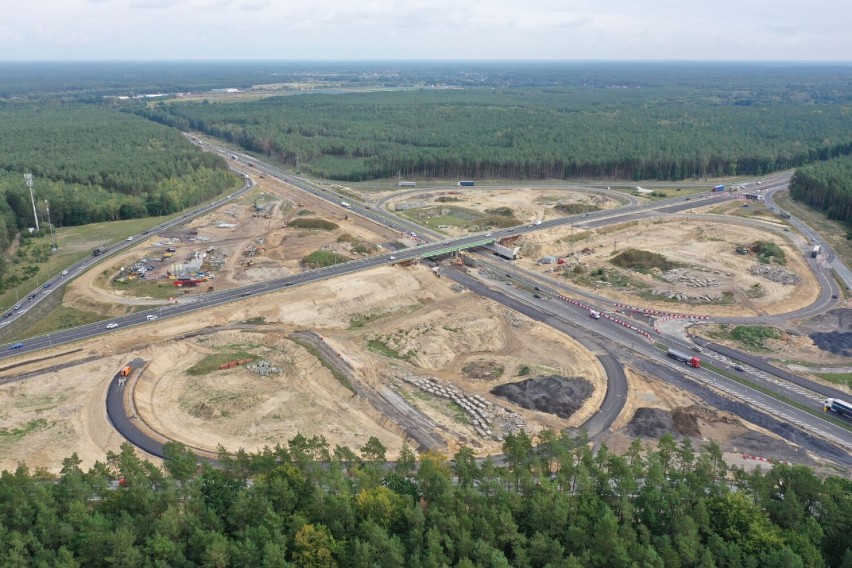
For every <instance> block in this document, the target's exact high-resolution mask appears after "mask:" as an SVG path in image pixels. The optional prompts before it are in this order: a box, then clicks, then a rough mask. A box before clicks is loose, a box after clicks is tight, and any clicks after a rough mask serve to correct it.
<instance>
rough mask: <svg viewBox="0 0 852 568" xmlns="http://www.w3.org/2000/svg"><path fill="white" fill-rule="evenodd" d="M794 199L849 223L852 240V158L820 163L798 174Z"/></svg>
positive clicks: (832, 217) (804, 168)
mask: <svg viewBox="0 0 852 568" xmlns="http://www.w3.org/2000/svg"><path fill="white" fill-rule="evenodd" d="M790 195H791V196H792V197H793V199H796V200H797V201H802V202H803V203H806V204H808V205H810V206H811V207H813V208H814V209H818V210H820V211H822V212H824V213H825V214H826V215H827V216H828V218H829V219H835V220H837V221H842V222H844V223H846V225H847V226H848V227H849V229H850V231H849V238H852V157H849V156H846V157H842V158H837V159H834V160H829V161H827V162H819V163H815V164H812V165H809V166H805V167H803V168H799V169H797V170H796V173H795V175H794V176H793V179H792V181H791V182H790Z"/></svg>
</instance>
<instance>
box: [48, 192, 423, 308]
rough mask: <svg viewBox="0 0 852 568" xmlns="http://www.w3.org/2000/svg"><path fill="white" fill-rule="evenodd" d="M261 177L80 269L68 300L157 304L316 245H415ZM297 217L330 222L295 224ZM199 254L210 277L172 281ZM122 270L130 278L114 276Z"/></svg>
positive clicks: (298, 265) (292, 265)
mask: <svg viewBox="0 0 852 568" xmlns="http://www.w3.org/2000/svg"><path fill="white" fill-rule="evenodd" d="M258 181H259V183H258V186H257V188H256V189H255V190H253V191H252V192H250V193H249V194H247V195H246V196H244V197H242V198H240V199H239V200H237V201H236V202H233V203H229V204H228V205H225V206H223V207H221V208H219V209H217V210H216V211H214V212H212V213H210V214H207V215H204V216H202V217H199V218H197V219H194V220H192V221H190V222H189V223H187V225H185V226H183V227H181V228H177V229H173V230H169V231H164V232H162V233H156V234H152V235H150V236H149V237H148V238H147V239H145V240H144V241H141V242H140V243H139V244H138V245H137V246H135V247H133V248H132V249H130V250H127V251H126V252H124V253H122V254H120V255H117V256H115V257H111V258H110V259H109V260H108V262H107V264H106V265H100V266H98V267H97V268H96V269H94V270H90V271H89V272H87V273H86V274H83V275H81V276H80V277H79V278H77V279H75V280H74V281H73V282H72V283H71V284H70V285H69V286H68V290H67V292H66V295H65V300H64V303H65V305H67V306H71V307H75V308H78V309H82V310H85V311H93V312H97V313H101V314H103V315H119V314H123V313H125V312H126V308H119V307H118V305H124V306H127V305H142V306H145V305H157V304H162V303H165V302H168V301H169V298H182V297H187V296H190V297H191V296H193V295H197V294H202V293H204V292H205V291H207V290H208V289H209V288H210V287H213V288H214V289H215V290H225V289H229V288H234V287H238V286H244V285H247V284H252V283H255V282H261V281H265V280H269V279H271V278H278V277H282V276H288V275H290V274H293V273H297V272H302V271H303V270H305V267H304V266H303V264H302V259H303V258H304V257H305V256H308V255H309V254H311V253H313V252H315V251H324V252H327V253H335V254H337V255H340V258H341V259H351V258H360V257H364V256H369V255H372V254H378V253H380V252H384V251H387V250H394V249H396V248H400V247H404V246H411V245H413V243H411V242H408V241H407V240H406V239H405V237H403V236H401V235H399V234H398V233H396V232H394V231H390V230H388V229H385V228H383V227H381V226H379V225H377V224H375V223H373V222H371V221H368V220H366V219H363V218H362V217H359V216H357V215H350V214H348V213H347V212H345V211H344V210H343V209H341V208H340V207H336V206H334V205H331V204H330V203H328V202H326V201H324V200H322V199H319V198H316V197H313V196H311V195H309V194H307V193H304V192H301V191H299V190H297V189H295V188H293V187H292V186H290V185H288V184H285V183H283V182H279V181H277V180H274V179H269V178H264V179H261V180H258ZM294 221H296V224H295V225H298V224H299V223H304V222H306V221H310V222H313V221H318V222H320V223H323V224H324V223H325V222H327V223H329V224H327V225H325V227H326V228H299V227H297V226H295V225H293V222H294ZM167 249H174V252H171V251H168V250H167ZM196 256H200V257H202V258H203V264H202V265H201V271H202V272H204V273H207V274H212V277H209V278H208V277H206V276H205V277H204V280H205V281H204V282H202V283H199V284H198V285H197V286H194V287H182V288H177V287H175V286H174V282H173V281H172V280H170V279H169V278H168V277H167V276H169V275H170V274H175V273H177V272H179V271H180V265H182V264H185V263H186V262H187V261H189V260H191V259H192V258H193V257H196ZM164 257H165V258H164ZM134 267H135V268H140V267H141V268H142V269H143V270H144V274H142V275H141V277H140V275H139V274H138V273H132V270H131V269H132V268H134ZM122 268H124V269H125V272H123V273H122V272H121V269H122ZM119 275H122V276H124V275H126V276H127V277H126V278H122V281H121V282H116V281H115V279H116V277H117V276H119Z"/></svg>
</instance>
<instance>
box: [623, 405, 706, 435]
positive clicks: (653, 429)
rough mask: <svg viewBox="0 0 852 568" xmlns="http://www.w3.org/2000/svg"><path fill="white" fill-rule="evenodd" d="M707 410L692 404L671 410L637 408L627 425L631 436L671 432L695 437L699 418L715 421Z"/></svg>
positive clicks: (698, 432) (698, 430) (698, 427)
mask: <svg viewBox="0 0 852 568" xmlns="http://www.w3.org/2000/svg"><path fill="white" fill-rule="evenodd" d="M707 414H708V413H707V411H705V410H704V409H701V408H696V407H694V406H690V407H686V408H675V409H674V410H673V411H668V410H663V409H661V408H637V409H636V412H635V413H634V414H633V419H632V420H631V421H630V423H629V424H628V425H627V431H628V432H629V433H630V435H631V436H641V437H643V438H659V437H660V436H662V435H663V434H666V433H669V434H672V435H673V436H674V437H675V438H683V437H686V438H695V437H700V436H701V430H700V423H699V419H704V420H709V421H715V418H716V417H715V416H708V415H707Z"/></svg>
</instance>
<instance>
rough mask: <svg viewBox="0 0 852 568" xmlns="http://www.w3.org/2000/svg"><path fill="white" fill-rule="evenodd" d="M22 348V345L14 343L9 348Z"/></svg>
mask: <svg viewBox="0 0 852 568" xmlns="http://www.w3.org/2000/svg"><path fill="white" fill-rule="evenodd" d="M23 347H24V344H23V343H16V344H14V345H12V347H10V349H22V348H23Z"/></svg>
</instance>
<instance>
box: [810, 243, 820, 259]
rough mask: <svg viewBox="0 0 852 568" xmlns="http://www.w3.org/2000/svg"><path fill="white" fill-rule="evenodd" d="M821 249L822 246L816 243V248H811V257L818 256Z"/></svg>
mask: <svg viewBox="0 0 852 568" xmlns="http://www.w3.org/2000/svg"><path fill="white" fill-rule="evenodd" d="M819 251H820V246H819V245H814V248H812V249H811V258H816V257H817V255H818V254H819Z"/></svg>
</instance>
